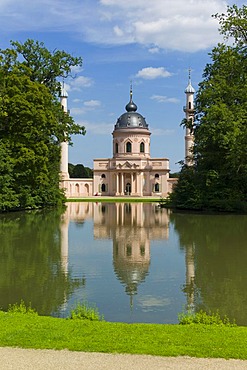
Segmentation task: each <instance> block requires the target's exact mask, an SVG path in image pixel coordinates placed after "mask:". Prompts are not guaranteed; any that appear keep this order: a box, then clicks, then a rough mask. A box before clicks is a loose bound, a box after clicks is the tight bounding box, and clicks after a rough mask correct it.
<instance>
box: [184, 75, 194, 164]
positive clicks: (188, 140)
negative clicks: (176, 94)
mask: <svg viewBox="0 0 247 370" xmlns="http://www.w3.org/2000/svg"><path fill="white" fill-rule="evenodd" d="M184 92H185V94H186V106H185V107H184V112H185V118H186V120H187V121H188V122H189V123H190V125H189V126H188V127H186V131H185V164H187V165H188V166H191V165H193V159H192V147H193V143H194V134H193V122H194V93H195V89H194V88H193V86H192V84H191V68H189V81H188V86H187V87H186V89H185V91H184Z"/></svg>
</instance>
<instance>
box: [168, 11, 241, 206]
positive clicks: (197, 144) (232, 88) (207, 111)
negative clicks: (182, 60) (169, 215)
mask: <svg viewBox="0 0 247 370" xmlns="http://www.w3.org/2000/svg"><path fill="white" fill-rule="evenodd" d="M242 13H245V15H247V7H246V6H243V8H242V9H239V10H238V8H237V7H236V6H234V7H233V8H230V7H229V8H228V14H227V15H221V16H218V15H216V17H218V18H219V20H220V25H221V32H222V33H223V34H225V35H226V37H228V36H236V39H235V42H236V44H235V45H234V46H226V45H224V44H219V45H218V46H217V47H215V48H214V49H213V50H212V52H211V54H210V55H211V60H212V61H211V63H209V64H207V65H206V67H205V70H204V74H203V78H204V80H203V81H202V82H201V83H200V84H199V91H198V93H197V97H196V116H195V124H194V136H195V141H194V150H193V154H194V163H195V164H194V166H193V168H191V169H189V168H186V167H185V166H184V167H183V169H182V171H181V174H180V177H179V183H178V185H177V187H176V190H175V193H174V195H173V196H172V198H173V202H174V204H175V205H176V206H179V207H181V206H182V207H184V208H197V209H201V208H212V209H216V210H224V211H236V210H237V211H246V210H247V151H246V146H247V47H246V39H245V38H244V36H243V37H242V38H241V42H240V39H239V38H240V37H241V33H237V34H235V32H237V31H236V29H237V28H238V26H239V22H240V23H241V27H242V26H243V25H245V26H244V27H246V19H245V20H243V19H242V18H241V19H239V18H238V17H233V14H235V15H237V14H242ZM234 25H235V27H236V28H235V29H234ZM241 29H242V28H241ZM230 30H231V31H230ZM242 31H243V29H242ZM245 31H246V29H245ZM186 194H187V195H186Z"/></svg>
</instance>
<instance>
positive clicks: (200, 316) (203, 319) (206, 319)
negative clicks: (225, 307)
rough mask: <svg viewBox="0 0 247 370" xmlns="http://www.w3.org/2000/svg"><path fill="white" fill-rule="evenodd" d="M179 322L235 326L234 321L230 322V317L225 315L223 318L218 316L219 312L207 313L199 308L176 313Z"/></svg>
mask: <svg viewBox="0 0 247 370" xmlns="http://www.w3.org/2000/svg"><path fill="white" fill-rule="evenodd" d="M178 320H179V324H181V325H190V324H203V325H226V326H236V324H235V321H233V322H232V323H231V322H230V319H229V318H228V317H227V316H226V315H225V316H224V317H223V318H221V317H220V314H219V312H216V313H211V312H209V313H207V312H205V311H203V310H200V311H199V312H196V313H191V312H188V313H181V314H179V315H178Z"/></svg>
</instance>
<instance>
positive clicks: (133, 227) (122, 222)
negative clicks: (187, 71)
mask: <svg viewBox="0 0 247 370" xmlns="http://www.w3.org/2000/svg"><path fill="white" fill-rule="evenodd" d="M86 219H93V223H94V227H93V233H94V239H96V240H97V239H98V240H102V239H108V240H109V239H110V240H112V242H113V269H114V272H115V275H116V277H117V279H118V280H119V281H120V282H121V284H122V285H123V286H124V287H125V292H126V294H127V295H129V297H130V305H131V307H132V305H133V296H134V295H135V294H137V289H138V286H139V285H140V284H141V283H143V282H144V281H145V278H146V277H147V275H148V274H149V268H150V260H151V256H150V242H152V241H154V240H155V241H157V240H161V241H162V240H167V239H168V238H169V210H166V209H160V208H159V207H158V205H157V204H153V203H100V202H99V203H93V202H78V203H76V202H75V203H73V202H71V203H68V204H67V209H66V212H65V213H64V215H63V218H62V222H61V257H62V263H63V268H64V271H66V270H67V268H68V227H69V221H70V220H71V221H75V222H76V223H83V222H84V221H85V220H86ZM193 256H194V252H193V247H191V249H189V248H187V249H186V255H185V262H186V283H185V286H184V289H183V290H184V292H185V294H186V296H187V305H188V307H190V308H192V307H193V304H194V303H193V301H194V295H193V291H194V274H195V271H194V258H193Z"/></svg>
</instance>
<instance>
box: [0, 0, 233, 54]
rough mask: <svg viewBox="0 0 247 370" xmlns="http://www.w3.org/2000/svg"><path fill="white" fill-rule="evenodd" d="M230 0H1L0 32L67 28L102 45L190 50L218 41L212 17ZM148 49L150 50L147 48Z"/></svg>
mask: <svg viewBox="0 0 247 370" xmlns="http://www.w3.org/2000/svg"><path fill="white" fill-rule="evenodd" d="M232 3H233V2H232V1H231V0H228V1H226V0H207V1H205V0H187V1H186V2H185V0H173V1H171V0H155V1H149V0H135V1H133V0H100V1H98V0H83V1H81V0H70V1H67V0H36V1H33V0H19V1H18V2H16V1H14V0H1V2H0V30H1V31H2V32H6V30H8V32H18V31H25V32H30V31H33V32H34V31H46V32H47V31H52V32H58V31H62V32H70V33H73V34H74V35H75V37H77V38H78V36H80V37H81V38H82V39H83V40H86V41H89V42H94V43H98V44H107V45H115V44H118V45H124V44H127V43H139V44H141V45H144V46H145V47H147V48H148V49H149V50H153V51H155V50H157V49H156V48H159V49H171V50H180V51H189V52H194V51H198V50H202V49H207V48H209V47H212V46H213V45H215V44H216V43H217V41H218V40H219V39H220V38H219V34H218V22H217V21H216V20H214V19H212V17H211V15H212V14H215V13H222V12H225V11H226V6H227V4H232ZM151 52H152V51H151Z"/></svg>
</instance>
